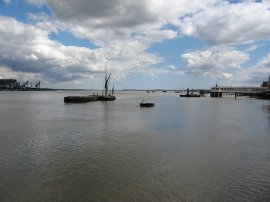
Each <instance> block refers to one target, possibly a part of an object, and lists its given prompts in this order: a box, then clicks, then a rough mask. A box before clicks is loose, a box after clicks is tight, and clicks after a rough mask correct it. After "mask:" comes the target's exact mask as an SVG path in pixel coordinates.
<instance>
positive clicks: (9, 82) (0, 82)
mask: <svg viewBox="0 0 270 202" xmlns="http://www.w3.org/2000/svg"><path fill="white" fill-rule="evenodd" d="M18 85H19V84H18V82H17V80H16V79H0V89H14V88H17V87H18Z"/></svg>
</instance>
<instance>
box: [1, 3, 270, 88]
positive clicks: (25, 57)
mask: <svg viewBox="0 0 270 202" xmlns="http://www.w3.org/2000/svg"><path fill="white" fill-rule="evenodd" d="M269 23H270V0H262V1H254V0H242V1H236V0H226V1H225V0H203V1H202V0H193V1H190V0H136V1H128V0H76V1H74V0H58V1H55V0H0V47H1V48H0V78H15V79H17V80H18V81H21V82H22V81H26V80H30V81H32V82H36V81H41V84H42V87H56V88H92V87H93V88H102V80H103V78H104V69H105V68H104V66H105V60H106V58H108V61H107V68H108V71H109V72H111V73H112V82H113V83H114V85H115V87H116V88H117V89H125V88H133V89H138V88H139V89H151V88H163V89H184V88H187V87H189V88H210V87H212V86H214V85H215V84H216V83H218V84H219V85H244V86H247V85H252V86H257V85H260V83H261V82H262V81H263V80H267V78H268V76H269V75H270V26H269Z"/></svg>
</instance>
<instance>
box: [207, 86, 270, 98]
mask: <svg viewBox="0 0 270 202" xmlns="http://www.w3.org/2000/svg"><path fill="white" fill-rule="evenodd" d="M268 90H269V89H268V87H262V86H261V87H232V86H217V85H216V86H215V87H212V88H211V92H210V96H211V97H222V95H223V94H231V95H234V96H235V98H236V97H237V95H244V96H257V95H260V94H262V93H263V92H266V91H268Z"/></svg>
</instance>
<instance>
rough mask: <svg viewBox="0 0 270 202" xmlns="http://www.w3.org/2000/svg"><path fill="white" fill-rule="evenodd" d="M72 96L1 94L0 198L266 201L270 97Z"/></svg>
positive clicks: (5, 201) (8, 201)
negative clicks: (77, 99) (86, 99)
mask: <svg viewBox="0 0 270 202" xmlns="http://www.w3.org/2000/svg"><path fill="white" fill-rule="evenodd" d="M75 94H79V95H82V94H84V92H0V115H1V116H0V201H1V202H13V201H15V202H21V201H22V202H31V201H35V202H39V201H95V202H99V201H113V202H114V201H125V202H126V201H139V202H141V201H162V202H163V201H270V101H269V100H256V99H249V98H239V99H237V100H235V99H234V98H221V99H219V98H209V97H206V98H193V99H192V98H180V97H179V96H178V95H177V94H175V93H155V94H147V93H145V92H118V94H117V100H116V101H114V102H107V103H103V102H92V103H86V104H64V102H63V97H64V96H67V95H75ZM142 98H145V99H147V100H149V101H154V102H155V104H156V106H155V107H154V108H147V109H142V108H140V107H138V103H139V101H140V100H141V99H142Z"/></svg>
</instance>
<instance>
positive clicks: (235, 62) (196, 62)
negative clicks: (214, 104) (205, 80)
mask: <svg viewBox="0 0 270 202" xmlns="http://www.w3.org/2000/svg"><path fill="white" fill-rule="evenodd" d="M181 57H182V59H184V60H185V61H186V64H187V71H186V72H187V73H188V74H199V75H203V76H211V77H213V78H224V79H231V78H232V77H233V74H232V73H231V72H232V71H236V70H239V69H241V64H243V63H244V62H246V61H247V60H248V59H249V55H248V54H247V53H244V52H240V51H237V50H234V49H231V48H228V47H212V48H209V49H206V50H201V51H194V52H189V53H185V54H182V56H181Z"/></svg>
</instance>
